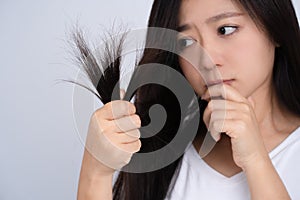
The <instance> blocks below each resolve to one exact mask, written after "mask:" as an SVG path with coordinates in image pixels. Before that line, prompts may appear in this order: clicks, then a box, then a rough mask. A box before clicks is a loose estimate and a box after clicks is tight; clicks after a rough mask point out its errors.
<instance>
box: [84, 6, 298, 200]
mask: <svg viewBox="0 0 300 200" xmlns="http://www.w3.org/2000/svg"><path fill="white" fill-rule="evenodd" d="M148 25H149V27H163V28H168V29H172V30H178V31H179V32H181V33H182V34H179V35H178V41H180V44H181V45H182V46H181V49H182V51H183V52H184V51H188V50H189V49H190V48H193V45H194V44H195V43H199V44H200V45H201V46H202V47H203V48H204V49H205V50H206V51H207V52H208V54H209V56H210V57H211V59H212V62H213V63H214V64H215V65H216V67H217V68H218V70H219V72H220V74H221V76H222V79H221V80H210V82H206V81H204V80H203V78H202V77H201V76H200V75H199V73H195V69H194V68H193V67H192V66H191V65H190V64H189V63H188V62H187V61H186V60H184V59H183V58H181V57H177V56H176V55H174V54H172V53H169V52H161V50H154V49H145V52H144V55H143V58H142V60H141V62H140V64H146V63H154V62H156V63H162V64H166V65H168V66H172V67H173V68H174V69H176V70H177V71H179V72H182V73H183V74H184V75H185V77H186V78H187V79H188V81H189V82H190V84H191V85H192V86H193V88H194V90H195V92H196V93H197V94H198V95H199V96H201V97H202V101H201V102H200V104H203V101H206V102H207V103H208V104H207V107H206V108H205V110H204V113H203V114H202V119H203V121H201V122H200V127H199V131H198V132H199V133H198V135H197V137H196V138H195V139H194V141H193V145H192V146H191V147H189V148H188V150H187V151H186V152H185V154H184V156H182V157H180V158H179V159H178V160H176V161H175V162H173V163H172V164H170V165H169V166H167V167H165V168H163V169H160V170H157V171H154V172H148V173H141V174H134V173H126V172H120V174H119V176H118V179H117V181H116V183H115V185H114V190H113V194H112V176H113V173H114V169H112V167H108V166H106V165H105V164H102V163H101V162H98V161H97V160H96V159H94V158H93V156H91V154H89V152H88V151H85V154H84V158H83V163H82V170H81V176H80V183H79V190H78V199H112V195H113V196H114V199H128V200H129V199H130V200H135V199H138V200H145V199H149V200H150V199H151V200H154V199H155V200H158V199H250V198H251V199H290V198H292V199H299V198H300V194H299V192H297V190H296V184H297V181H300V173H298V171H297V169H298V168H299V166H300V159H299V158H298V157H299V156H298V155H297V150H300V129H298V127H299V125H300V93H299V92H298V88H299V86H300V81H299V77H300V68H299V66H300V53H299V51H298V47H299V46H300V35H299V26H298V22H297V19H296V15H295V11H294V9H293V6H292V3H291V1H290V0H261V1H255V0H235V1H232V0H210V1H207V0H182V1H180V0H169V1H165V0H155V1H154V4H153V7H152V11H151V16H150V20H149V24H148ZM182 35H184V36H182ZM158 52H159V53H158ZM220 85H222V87H221V88H222V89H220V87H219V86H220ZM217 96H221V97H222V99H215V98H214V97H217ZM156 103H160V104H162V105H164V106H165V107H166V110H167V112H168V113H171V117H170V118H169V119H168V121H167V123H168V124H169V125H166V127H165V128H164V129H163V130H162V131H161V132H160V133H159V134H158V135H157V136H156V137H153V138H149V139H141V140H139V136H140V133H139V128H140V127H141V125H144V124H147V120H148V118H147V110H148V109H149V107H150V106H151V105H153V104H156ZM224 104H225V105H226V106H225V107H224V106H223V105H224ZM112 105H113V106H114V107H117V108H121V109H117V110H119V112H118V113H114V115H113V114H112V113H113V111H112ZM176 106H178V105H177V104H176V101H175V100H174V98H173V97H172V94H171V93H170V92H168V90H166V89H164V88H163V87H160V86H157V85H149V86H143V87H141V88H140V89H139V90H138V91H137V95H136V100H135V105H132V104H131V103H129V102H125V101H113V102H110V103H108V104H106V105H105V106H104V107H102V108H101V109H99V110H98V111H96V112H95V114H94V115H93V117H92V118H91V126H90V129H89V135H95V133H97V134H100V135H104V136H105V137H106V138H107V139H108V141H110V142H111V143H113V144H114V145H115V146H117V147H118V148H120V149H122V150H124V151H126V152H127V154H124V155H122V156H119V157H118V158H119V159H120V160H118V161H116V160H114V159H115V158H116V157H113V156H112V160H110V161H109V162H110V163H111V164H112V165H115V166H118V167H122V166H124V165H125V164H126V163H128V162H129V160H130V158H131V156H132V154H133V153H135V152H137V151H140V152H149V151H154V150H156V149H159V148H160V147H162V146H163V145H165V141H170V140H171V139H172V138H173V137H174V135H172V133H173V132H175V133H176V131H174V123H176V122H177V123H178V119H177V118H176V116H180V113H179V111H178V109H176ZM135 113H137V114H138V115H136V114H135ZM224 116H225V118H224ZM139 117H140V120H139ZM128 121H133V122H134V123H128ZM116 124H119V126H117V125H116ZM120 124H121V126H123V128H119V127H120ZM122 124H127V126H124V125H122ZM128 124H129V125H128ZM207 129H209V130H210V131H211V134H212V137H213V138H215V139H216V141H218V142H217V144H216V145H215V147H214V148H213V149H212V151H211V152H209V154H208V155H207V156H206V157H204V158H203V160H202V159H200V157H199V155H198V154H197V152H198V151H199V149H200V147H201V143H202V142H203V134H205V133H206V131H207ZM163 133H168V134H163ZM220 133H222V135H221V134H220ZM98 139H99V138H98ZM102 139H103V138H102ZM162 141H163V142H162ZM101 150H103V149H101ZM197 156H198V157H197Z"/></svg>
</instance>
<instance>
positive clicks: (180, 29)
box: [176, 24, 191, 32]
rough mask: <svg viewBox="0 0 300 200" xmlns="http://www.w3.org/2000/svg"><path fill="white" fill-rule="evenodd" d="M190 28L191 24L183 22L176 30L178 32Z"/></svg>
mask: <svg viewBox="0 0 300 200" xmlns="http://www.w3.org/2000/svg"><path fill="white" fill-rule="evenodd" d="M190 28H191V26H190V25H189V24H183V25H181V26H179V27H178V28H177V29H176V31H178V32H183V31H186V30H188V29H190Z"/></svg>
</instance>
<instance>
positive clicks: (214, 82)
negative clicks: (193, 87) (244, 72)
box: [206, 79, 234, 87]
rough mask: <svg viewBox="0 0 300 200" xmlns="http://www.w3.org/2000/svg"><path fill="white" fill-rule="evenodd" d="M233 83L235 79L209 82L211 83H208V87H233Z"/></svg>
mask: <svg viewBox="0 0 300 200" xmlns="http://www.w3.org/2000/svg"><path fill="white" fill-rule="evenodd" d="M233 81H234V79H224V80H216V81H209V82H207V84H206V87H210V86H213V85H218V84H221V83H224V84H228V85H231V84H232V82H233Z"/></svg>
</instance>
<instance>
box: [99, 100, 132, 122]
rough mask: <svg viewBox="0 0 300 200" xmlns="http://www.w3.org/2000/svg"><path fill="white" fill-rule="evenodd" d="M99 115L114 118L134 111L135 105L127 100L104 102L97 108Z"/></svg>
mask: <svg viewBox="0 0 300 200" xmlns="http://www.w3.org/2000/svg"><path fill="white" fill-rule="evenodd" d="M96 112H98V113H99V116H100V117H101V118H103V119H106V120H114V119H118V118H121V117H124V116H127V115H133V114H135V112H136V109H135V106H134V105H133V104H132V103H130V102H129V101H123V100H116V101H111V102H109V103H107V104H105V105H104V106H103V107H102V108H101V109H99V110H97V111H96Z"/></svg>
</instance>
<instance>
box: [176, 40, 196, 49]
mask: <svg viewBox="0 0 300 200" xmlns="http://www.w3.org/2000/svg"><path fill="white" fill-rule="evenodd" d="M194 43H195V40H194V39H192V38H181V39H179V40H178V46H179V49H180V50H183V49H185V48H187V47H189V46H191V45H193V44H194Z"/></svg>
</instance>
